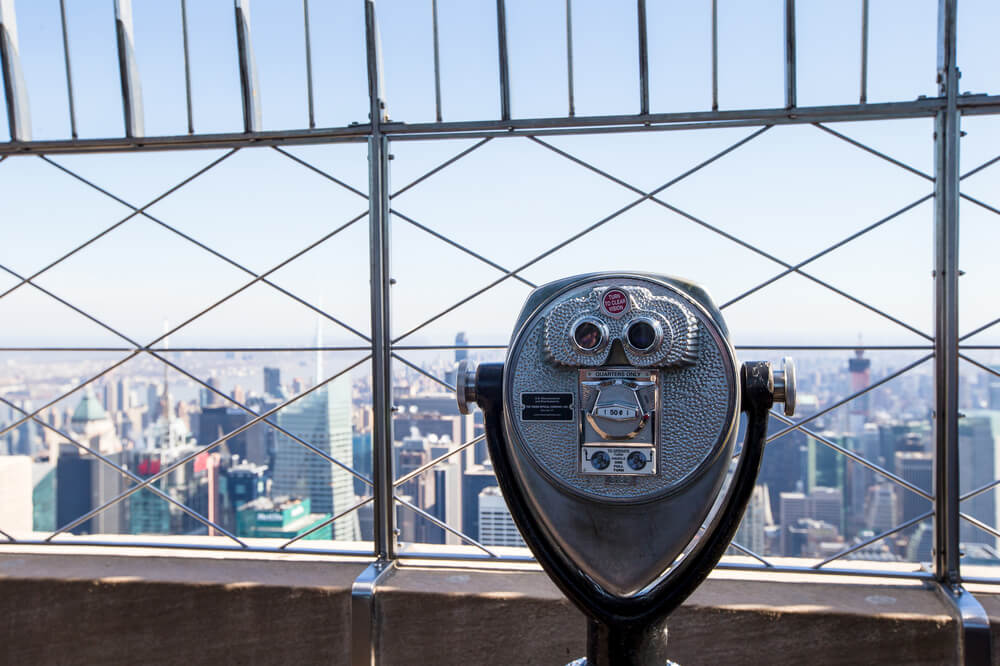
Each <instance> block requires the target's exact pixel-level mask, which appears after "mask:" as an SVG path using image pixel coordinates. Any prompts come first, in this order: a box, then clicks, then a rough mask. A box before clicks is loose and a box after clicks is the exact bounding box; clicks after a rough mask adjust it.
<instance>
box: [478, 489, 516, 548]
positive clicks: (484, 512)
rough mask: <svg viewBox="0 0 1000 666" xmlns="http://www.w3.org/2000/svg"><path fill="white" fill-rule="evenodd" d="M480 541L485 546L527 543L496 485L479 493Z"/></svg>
mask: <svg viewBox="0 0 1000 666" xmlns="http://www.w3.org/2000/svg"><path fill="white" fill-rule="evenodd" d="M479 541H480V543H482V544H483V545H484V546H524V545H525V543H524V539H522V538H521V533H520V532H519V531H518V530H517V526H516V525H515V524H514V519H513V518H511V517H510V510H509V509H508V508H507V503H506V502H505V501H504V499H503V495H501V494H500V489H499V488H498V487H496V486H488V487H486V488H483V490H482V491H481V492H480V493H479Z"/></svg>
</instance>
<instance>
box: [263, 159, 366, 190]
mask: <svg viewBox="0 0 1000 666" xmlns="http://www.w3.org/2000/svg"><path fill="white" fill-rule="evenodd" d="M271 148H272V149H273V150H276V151H277V152H279V153H281V154H282V155H284V156H285V157H287V158H288V159H290V160H292V161H293V162H297V163H298V164H301V165H302V166H304V167H305V168H307V169H309V170H310V171H312V172H314V173H316V174H319V175H320V176H322V177H323V178H326V179H327V180H329V181H331V182H333V183H336V184H337V185H340V186H341V187H343V188H344V189H345V190H347V191H348V192H351V193H352V194H356V195H358V196H359V197H361V198H362V199H364V200H365V201H367V200H368V195H367V194H365V193H364V192H362V191H361V190H359V189H358V188H356V187H354V186H352V185H348V184H347V183H345V182H344V181H342V180H341V179H340V178H337V177H336V176H334V175H333V174H331V173H329V172H327V171H324V170H323V169H320V168H319V167H317V166H315V165H314V164H310V163H309V162H307V161H305V160H304V159H302V158H301V157H299V156H298V155H295V154H293V153H290V152H288V151H287V150H285V149H283V148H282V147H281V146H271Z"/></svg>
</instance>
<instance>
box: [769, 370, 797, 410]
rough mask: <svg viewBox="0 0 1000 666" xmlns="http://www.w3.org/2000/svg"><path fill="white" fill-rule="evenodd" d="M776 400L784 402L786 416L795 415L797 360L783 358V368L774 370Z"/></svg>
mask: <svg viewBox="0 0 1000 666" xmlns="http://www.w3.org/2000/svg"><path fill="white" fill-rule="evenodd" d="M774 401H775V402H780V403H784V405H785V410H784V411H785V416H794V415H795V361H793V360H792V359H791V358H790V357H788V356H786V357H784V358H783V359H781V370H775V371H774Z"/></svg>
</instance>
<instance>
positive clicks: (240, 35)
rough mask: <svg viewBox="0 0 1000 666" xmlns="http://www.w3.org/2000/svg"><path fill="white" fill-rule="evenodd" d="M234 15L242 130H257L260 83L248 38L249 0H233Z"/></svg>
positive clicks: (259, 127)
mask: <svg viewBox="0 0 1000 666" xmlns="http://www.w3.org/2000/svg"><path fill="white" fill-rule="evenodd" d="M233 10H234V12H235V16H236V52H237V53H236V55H237V58H238V60H239V65H240V98H241V100H242V102H243V131H244V132H259V131H260V130H261V129H262V127H263V123H262V114H261V105H260V85H259V84H258V82H257V62H256V60H255V58H254V54H253V45H252V42H251V39H250V0H233Z"/></svg>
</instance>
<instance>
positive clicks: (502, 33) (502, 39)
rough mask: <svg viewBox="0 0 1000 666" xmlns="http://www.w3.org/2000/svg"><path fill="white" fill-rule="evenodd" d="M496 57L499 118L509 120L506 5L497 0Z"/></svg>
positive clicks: (502, 0) (508, 59)
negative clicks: (498, 83) (497, 63)
mask: <svg viewBox="0 0 1000 666" xmlns="http://www.w3.org/2000/svg"><path fill="white" fill-rule="evenodd" d="M497 57H498V58H499V60H500V120H501V121H505V120H510V58H509V57H508V55H507V5H506V2H505V0H497Z"/></svg>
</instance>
